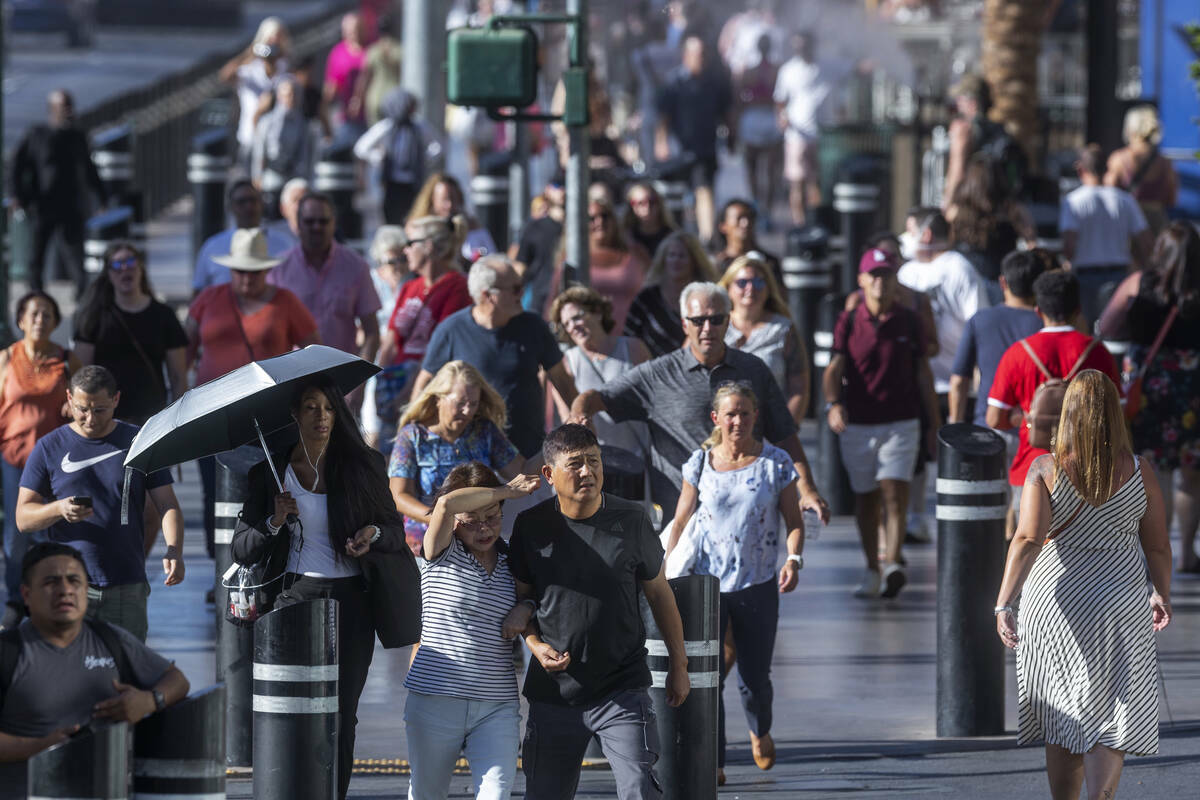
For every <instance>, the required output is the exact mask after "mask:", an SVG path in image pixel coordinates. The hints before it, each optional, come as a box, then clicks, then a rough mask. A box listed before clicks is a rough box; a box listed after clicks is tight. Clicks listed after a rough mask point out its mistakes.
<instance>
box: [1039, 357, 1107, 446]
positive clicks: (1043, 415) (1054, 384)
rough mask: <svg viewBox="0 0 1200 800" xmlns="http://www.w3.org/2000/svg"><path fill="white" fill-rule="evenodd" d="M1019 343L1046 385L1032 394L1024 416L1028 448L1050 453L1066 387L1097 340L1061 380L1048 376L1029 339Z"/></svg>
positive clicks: (1048, 373)
mask: <svg viewBox="0 0 1200 800" xmlns="http://www.w3.org/2000/svg"><path fill="white" fill-rule="evenodd" d="M1020 342H1021V347H1024V348H1025V352H1026V353H1028V354H1029V357H1030V358H1031V359H1033V363H1034V364H1036V365H1037V368H1038V369H1039V370H1041V373H1042V375H1044V376H1046V380H1045V382H1044V383H1042V384H1040V385H1039V386H1038V387H1037V389H1035V390H1034V392H1033V402H1032V403H1030V404H1029V412H1028V413H1027V414H1026V415H1025V427H1026V428H1027V429H1028V430H1029V445H1030V446H1031V447H1037V448H1039V449H1041V450H1049V449H1050V448H1052V447H1054V436H1055V434H1057V433H1058V418H1059V417H1060V416H1061V415H1062V404H1063V396H1064V395H1065V394H1066V393H1067V384H1069V383H1070V382H1071V379H1072V378H1074V377H1075V374H1076V373H1077V372H1079V370H1080V368H1082V367H1083V362H1084V361H1086V360H1087V357H1088V354H1089V353H1091V352H1092V348H1093V347H1095V346H1096V345H1097V344H1099V343H1100V340H1099V339H1092V341H1091V342H1089V343H1088V346H1087V348H1086V349H1084V351H1083V352H1082V353H1081V354H1080V355H1079V359H1078V360H1077V361H1076V362H1075V366H1073V367H1071V371H1070V372H1068V373H1067V374H1066V375H1064V376H1063V377H1061V378H1056V377H1054V376H1053V375H1051V374H1050V370H1048V369H1046V365H1045V364H1043V363H1042V361H1041V359H1039V358H1038V357H1037V356H1036V355H1034V352H1033V348H1032V347H1030V346H1029V340H1028V339H1021V340H1020Z"/></svg>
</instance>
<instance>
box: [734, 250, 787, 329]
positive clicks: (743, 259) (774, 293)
mask: <svg viewBox="0 0 1200 800" xmlns="http://www.w3.org/2000/svg"><path fill="white" fill-rule="evenodd" d="M745 267H751V268H753V269H754V270H755V271H756V272H757V273H758V274H759V275H762V277H763V280H765V281H766V282H767V300H766V302H765V303H764V304H763V308H764V309H766V310H767V311H770V312H773V313H775V314H782V315H783V316H785V317H787V318H788V319H791V318H792V311H791V309H789V308H788V304H787V301H786V300H784V299H783V292H781V291H780V289H779V282H778V281H776V280H775V276H774V275H773V274H772V273H771V268H770V267H769V266H768V265H767V262H766V261H765V260H764V259H763V258H762V257H761V256H760V255H759V253H758V251H756V250H751V251H750V252H749V253H746V254H745V255H740V256H738V257H737V258H735V259H734V260H733V262H732V263H731V264H730V265H729V266H728V267H727V268H726V269H725V274H724V275H722V276H721V280H719V281H717V283H718V284H719V285H720V286H721V287H722V288H723V289H724V290H725V291H729V287H730V286H731V285H732V284H733V281H734V279H735V278H737V274H738V273H739V272H741V271H742V269H743V268H745Z"/></svg>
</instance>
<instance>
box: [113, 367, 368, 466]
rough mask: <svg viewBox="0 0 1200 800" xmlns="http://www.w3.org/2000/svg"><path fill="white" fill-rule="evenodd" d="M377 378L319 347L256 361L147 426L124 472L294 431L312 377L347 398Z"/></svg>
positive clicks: (198, 390)
mask: <svg viewBox="0 0 1200 800" xmlns="http://www.w3.org/2000/svg"><path fill="white" fill-rule="evenodd" d="M376 372H379V367H377V366H375V365H374V364H372V363H370V362H369V361H364V360H363V359H361V358H359V357H358V356H354V355H350V354H349V353H346V352H343V351H341V350H338V349H336V348H333V347H326V346H324V345H319V344H314V345H309V346H308V347H306V348H304V349H303V350H293V351H292V352H290V353H287V354H285V355H282V356H277V357H276V358H268V359H265V360H263V361H252V362H250V363H249V364H247V365H246V366H244V367H239V368H237V369H235V370H233V371H232V372H229V373H226V374H225V375H222V376H221V377H220V378H217V379H215V380H211V381H209V382H208V383H205V384H203V385H201V386H197V387H196V388H195V389H192V390H191V391H188V392H185V393H184V395H183V397H180V398H179V399H178V400H176V401H175V402H174V403H172V404H171V405H169V406H167V407H166V408H164V409H163V410H162V411H160V412H158V413H157V414H155V415H154V416H153V417H151V418H150V419H148V420H146V424H145V425H143V426H142V429H141V430H140V431H139V432H138V435H137V437H136V438H135V439H134V440H133V444H132V445H130V447H129V455H127V456H126V457H125V466H127V467H132V468H133V469H136V470H138V471H140V472H153V471H155V470H158V469H163V468H165V467H170V466H173V465H175V464H181V463H183V462H184V461H191V460H193V459H197V458H202V457H203V456H210V455H214V454H216V453H221V452H224V451H226V450H232V449H233V448H235V447H240V446H242V445H244V444H248V443H250V442H252V441H256V440H258V439H259V430H258V428H259V427H260V428H261V431H262V433H264V434H269V433H272V432H274V431H278V430H282V429H283V428H286V427H287V426H288V425H291V424H292V423H293V419H292V415H291V400H292V394H293V393H294V392H295V390H296V388H297V386H299V385H301V384H303V383H304V382H306V381H307V380H308V379H310V378H312V377H313V376H315V375H324V376H326V377H327V378H329V379H330V380H331V381H333V383H335V384H336V385H337V386H338V388H340V389H341V390H342V392H343V393H346V392H349V391H351V390H353V389H354V388H355V387H357V386H359V385H360V384H362V383H363V382H364V381H366V380H367V378H370V377H371V376H372V375H374V374H375V373H376ZM256 423H257V426H258V427H256Z"/></svg>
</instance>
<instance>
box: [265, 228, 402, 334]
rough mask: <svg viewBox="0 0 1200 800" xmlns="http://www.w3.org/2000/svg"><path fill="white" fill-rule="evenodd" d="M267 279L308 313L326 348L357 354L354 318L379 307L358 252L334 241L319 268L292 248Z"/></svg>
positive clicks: (367, 314)
mask: <svg viewBox="0 0 1200 800" xmlns="http://www.w3.org/2000/svg"><path fill="white" fill-rule="evenodd" d="M267 281H268V282H269V283H271V284H274V285H275V286H284V287H286V288H287V289H289V290H290V291H291V292H292V293H293V294H295V295H296V296H297V297H299V298H300V302H302V303H304V307H305V308H307V309H308V310H309V311H310V312H312V315H313V317H315V318H316V320H317V329H318V330H320V331H321V340H322V341H323V342H324V343H325V344H327V345H329V346H330V347H336V348H338V349H339V350H345V351H346V352H347V353H357V352H358V349H357V348H356V347H355V345H354V338H355V334H356V333H357V326H356V320H358V319H365V318H366V317H368V316H370V315H372V314H374V313H375V312H376V311H378V310H379V309H380V308H381V306H380V303H379V295H377V294H376V293H375V285H374V284H373V283H371V268H370V267H369V266H367V262H366V261H363V259H362V257H361V256H359V255H358V253H356V252H354V250H352V249H351V248H349V247H346V246H344V245H340V244H338V243H337V242H334V243H333V246H332V247H330V249H329V256H328V257H327V258H326V259H325V263H324V264H322V265H321V268H320V269H319V270H317V269H313V268H312V267H310V266H309V265H308V262H307V261H305V260H304V250H303V249H302V248H301V247H300V246H299V245H297V246H295V247H293V248H292V249H291V250H289V251H288V252H287V254H286V255H285V256H284V258H283V263H282V264H279V265H277V266H276V267H275V268H274V269H272V270H271V271H270V272H269V273H268V274H267Z"/></svg>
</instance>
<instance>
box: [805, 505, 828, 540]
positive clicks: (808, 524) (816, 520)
mask: <svg viewBox="0 0 1200 800" xmlns="http://www.w3.org/2000/svg"><path fill="white" fill-rule="evenodd" d="M823 527H824V525H823V524H822V523H821V515H820V514H818V513H817V512H816V511H814V510H813V509H811V508H806V509H804V538H805V539H808V540H809V541H810V542H815V541H816V540H817V539H820V538H821V528H823Z"/></svg>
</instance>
